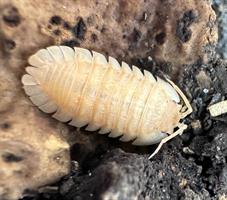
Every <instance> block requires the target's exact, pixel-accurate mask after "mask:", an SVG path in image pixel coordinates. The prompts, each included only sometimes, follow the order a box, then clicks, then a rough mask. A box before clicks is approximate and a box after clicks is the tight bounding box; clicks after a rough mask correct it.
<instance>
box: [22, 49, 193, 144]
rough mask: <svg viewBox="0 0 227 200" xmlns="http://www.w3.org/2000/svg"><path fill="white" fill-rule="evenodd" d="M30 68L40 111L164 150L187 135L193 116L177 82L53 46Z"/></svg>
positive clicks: (30, 88)
mask: <svg viewBox="0 0 227 200" xmlns="http://www.w3.org/2000/svg"><path fill="white" fill-rule="evenodd" d="M29 64H30V65H31V66H29V67H27V68H26V71H27V73H28V74H25V75H24V76H23V77H22V83H23V84H24V90H25V92H26V94H27V95H28V96H29V97H30V99H31V101H32V102H33V103H34V104H35V105H36V106H38V107H39V109H41V110H42V111H44V112H45V113H52V114H53V115H52V116H53V117H54V118H56V119H58V120H59V121H61V122H68V123H69V124H70V125H73V126H76V127H82V126H85V125H87V127H86V130H88V131H97V130H98V132H99V133H100V134H107V133H109V137H120V136H121V137H120V140H121V141H125V142H127V141H132V144H134V145H150V144H154V143H158V142H160V141H161V143H160V145H162V144H163V143H164V142H166V141H167V140H169V139H171V138H173V137H175V136H176V135H178V134H180V133H182V132H183V130H184V129H185V128H186V125H184V124H181V123H180V122H179V121H180V119H182V118H184V117H185V116H186V115H188V114H190V113H191V112H192V108H191V106H190V104H189V102H188V100H187V99H186V97H185V96H184V94H183V93H182V92H181V90H180V89H179V88H178V87H177V86H176V85H175V84H173V83H172V82H171V81H169V80H166V81H164V80H162V79H160V78H158V77H157V78H154V76H153V75H152V74H151V73H150V72H148V71H146V70H144V74H143V73H142V72H141V71H140V70H139V69H138V68H137V67H135V66H132V69H131V68H130V67H129V66H128V65H127V64H126V63H124V62H122V64H121V65H120V64H119V63H118V61H117V60H116V59H114V58H112V57H109V58H108V61H107V59H106V58H105V57H104V56H103V55H102V54H100V53H97V52H94V51H92V52H90V51H89V50H87V49H83V48H77V47H76V48H74V49H72V48H70V47H66V46H51V47H48V48H46V49H41V50H39V51H38V52H37V53H35V54H34V55H32V56H31V57H30V58H29ZM182 100H183V101H182ZM175 127H178V128H179V129H178V130H177V131H176V132H173V129H174V128H175Z"/></svg>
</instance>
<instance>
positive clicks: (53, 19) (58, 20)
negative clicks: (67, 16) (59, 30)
mask: <svg viewBox="0 0 227 200" xmlns="http://www.w3.org/2000/svg"><path fill="white" fill-rule="evenodd" d="M50 23H51V24H53V25H60V24H61V23H62V18H61V17H60V16H58V15H55V16H53V17H51V18H50Z"/></svg>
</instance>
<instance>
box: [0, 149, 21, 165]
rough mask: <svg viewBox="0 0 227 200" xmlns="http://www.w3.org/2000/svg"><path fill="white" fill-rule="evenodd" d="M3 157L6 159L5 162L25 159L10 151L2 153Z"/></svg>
mask: <svg viewBox="0 0 227 200" xmlns="http://www.w3.org/2000/svg"><path fill="white" fill-rule="evenodd" d="M2 159H3V160H4V161H5V162H8V163H9V162H20V161H22V160H23V157H21V156H17V155H15V154H13V153H10V152H6V153H4V154H2Z"/></svg>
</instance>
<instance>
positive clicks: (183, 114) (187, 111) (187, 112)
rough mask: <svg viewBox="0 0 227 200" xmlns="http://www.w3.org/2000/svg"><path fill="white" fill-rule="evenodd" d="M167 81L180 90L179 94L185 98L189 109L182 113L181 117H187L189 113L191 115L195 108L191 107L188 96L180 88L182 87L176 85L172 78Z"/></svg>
mask: <svg viewBox="0 0 227 200" xmlns="http://www.w3.org/2000/svg"><path fill="white" fill-rule="evenodd" d="M167 81H168V82H169V83H170V84H171V85H172V86H173V88H174V89H175V90H176V91H177V92H178V94H179V95H180V96H181V98H182V99H183V101H184V103H185V105H186V107H187V110H186V111H185V112H183V113H182V116H181V119H183V118H185V117H186V116H187V115H189V114H190V113H191V112H192V111H193V110H192V107H191V104H190V103H189V101H188V99H187V97H186V96H185V95H184V93H183V92H182V91H181V90H180V88H179V87H178V86H176V85H175V84H174V83H173V82H172V81H171V80H169V79H167Z"/></svg>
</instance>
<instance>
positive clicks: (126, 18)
mask: <svg viewBox="0 0 227 200" xmlns="http://www.w3.org/2000/svg"><path fill="white" fill-rule="evenodd" d="M0 10H1V15H0V17H1V20H0V27H1V35H2V36H1V43H4V44H5V43H6V45H3V46H4V48H3V51H4V52H5V54H7V55H8V54H10V55H11V57H12V60H10V63H12V64H11V65H12V66H14V67H19V66H21V65H19V64H17V61H16V58H17V59H20V58H21V57H23V58H22V59H24V61H26V58H27V56H28V55H30V54H32V53H34V51H36V50H38V49H40V48H43V47H44V46H49V45H50V44H65V45H68V46H82V47H85V48H88V49H92V50H96V51H98V52H100V53H103V54H106V55H111V56H113V57H116V58H117V59H118V60H119V61H122V60H124V61H126V62H128V63H131V64H133V63H132V60H133V59H135V58H144V57H148V56H151V57H153V58H154V59H155V61H156V62H158V63H160V64H161V63H169V64H171V66H172V68H173V71H171V72H177V71H178V70H179V68H181V67H182V66H181V65H182V64H189V63H194V62H196V61H197V60H198V59H204V61H205V60H206V57H207V52H206V49H207V46H209V45H212V44H213V43H215V42H216V40H217V30H216V27H215V25H214V22H215V13H214V11H213V10H212V8H211V5H210V4H209V3H208V1H196V0H190V1H183V2H182V1H180V0H177V1H176V2H174V3H172V1H170V0H168V1H158V2H157V1H155V0H151V1H143V0H140V1H138V2H137V3H135V2H134V1H132V0H130V1H126V0H124V1H111V0H108V1H104V0H99V1H92V2H91V1H88V0H85V1H83V2H77V3H75V1H73V0H70V1H67V2H61V1H53V0H52V1H48V4H42V3H40V1H37V0H35V1H33V3H30V1H29V0H25V1H23V2H20V1H16V0H10V1H6V0H3V1H2V2H1V4H0ZM5 46H6V47H5ZM13 60H14V61H13ZM13 62H15V63H13ZM24 64H25V62H24Z"/></svg>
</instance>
